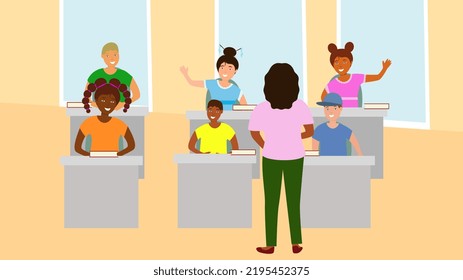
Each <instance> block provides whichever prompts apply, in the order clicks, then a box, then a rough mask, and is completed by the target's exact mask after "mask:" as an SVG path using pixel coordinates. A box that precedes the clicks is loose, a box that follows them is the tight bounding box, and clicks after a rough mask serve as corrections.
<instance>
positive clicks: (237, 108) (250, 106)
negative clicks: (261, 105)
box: [232, 104, 257, 111]
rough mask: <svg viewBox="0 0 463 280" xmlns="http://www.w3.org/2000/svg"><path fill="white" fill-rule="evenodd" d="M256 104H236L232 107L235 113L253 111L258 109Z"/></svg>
mask: <svg viewBox="0 0 463 280" xmlns="http://www.w3.org/2000/svg"><path fill="white" fill-rule="evenodd" d="M256 106H257V105H256V104H234V105H232V110H233V111H252V110H254V108H256Z"/></svg>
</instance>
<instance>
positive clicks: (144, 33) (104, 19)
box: [60, 0, 152, 111]
mask: <svg viewBox="0 0 463 280" xmlns="http://www.w3.org/2000/svg"><path fill="white" fill-rule="evenodd" d="M150 11H151V8H150V0H136V1H133V0H117V1H114V0H98V1H93V0H79V1H72V0H60V105H61V106H65V104H66V102H67V101H80V100H82V97H83V96H82V95H83V91H84V88H85V85H86V83H87V78H88V76H89V75H90V74H91V73H92V72H93V71H95V70H97V69H100V68H104V67H106V65H105V64H104V62H103V60H102V59H101V49H102V47H103V46H104V45H105V44H106V43H108V42H115V43H117V44H118V46H119V53H120V61H119V63H118V65H117V67H118V68H119V67H120V68H121V69H124V70H126V71H127V72H129V73H130V74H131V75H132V76H133V77H134V79H135V81H136V82H137V84H138V86H139V88H140V99H139V100H138V101H137V102H136V103H135V104H133V106H147V107H149V109H150V111H152V108H151V107H152V87H151V72H152V71H151V23H150Z"/></svg>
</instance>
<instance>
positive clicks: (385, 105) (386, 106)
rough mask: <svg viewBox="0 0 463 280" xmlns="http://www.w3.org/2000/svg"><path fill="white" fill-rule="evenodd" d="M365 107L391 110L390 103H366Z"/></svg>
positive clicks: (367, 108)
mask: <svg viewBox="0 0 463 280" xmlns="http://www.w3.org/2000/svg"><path fill="white" fill-rule="evenodd" d="M363 109H366V110H389V103H364V104H363Z"/></svg>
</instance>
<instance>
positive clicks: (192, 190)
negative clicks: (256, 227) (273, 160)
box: [178, 164, 252, 228]
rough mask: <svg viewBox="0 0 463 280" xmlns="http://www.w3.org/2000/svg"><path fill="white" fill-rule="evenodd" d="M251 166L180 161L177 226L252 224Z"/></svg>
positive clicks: (212, 226)
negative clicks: (185, 162)
mask: <svg viewBox="0 0 463 280" xmlns="http://www.w3.org/2000/svg"><path fill="white" fill-rule="evenodd" d="M251 170H252V167H251V166H250V165H246V164H244V165H239V164H179V165H178V227H179V228H250V227H252V171H251Z"/></svg>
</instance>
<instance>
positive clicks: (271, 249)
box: [256, 246, 275, 254]
mask: <svg viewBox="0 0 463 280" xmlns="http://www.w3.org/2000/svg"><path fill="white" fill-rule="evenodd" d="M256 250H257V252H259V253H262V254H273V252H274V251H275V247H274V246H272V247H270V249H265V247H257V248H256Z"/></svg>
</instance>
